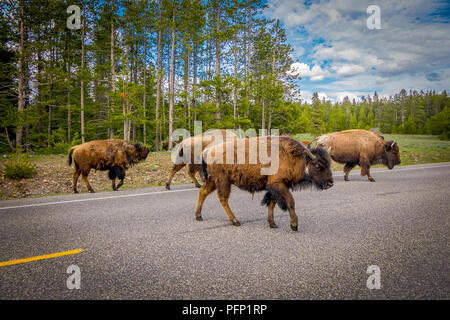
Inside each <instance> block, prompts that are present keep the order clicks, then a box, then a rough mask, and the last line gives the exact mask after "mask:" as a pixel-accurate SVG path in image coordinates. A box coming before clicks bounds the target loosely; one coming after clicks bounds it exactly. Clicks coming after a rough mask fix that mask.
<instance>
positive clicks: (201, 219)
mask: <svg viewBox="0 0 450 320" xmlns="http://www.w3.org/2000/svg"><path fill="white" fill-rule="evenodd" d="M195 219H196V220H197V221H203V218H202V216H197V217H195Z"/></svg>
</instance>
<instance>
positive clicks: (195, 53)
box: [192, 44, 197, 121]
mask: <svg viewBox="0 0 450 320" xmlns="http://www.w3.org/2000/svg"><path fill="white" fill-rule="evenodd" d="M193 64H194V65H193V69H194V70H193V71H194V83H193V86H192V109H193V110H194V111H193V113H194V117H193V118H194V121H195V120H197V113H196V104H197V101H196V95H195V93H196V92H195V90H196V89H197V44H194V62H193Z"/></svg>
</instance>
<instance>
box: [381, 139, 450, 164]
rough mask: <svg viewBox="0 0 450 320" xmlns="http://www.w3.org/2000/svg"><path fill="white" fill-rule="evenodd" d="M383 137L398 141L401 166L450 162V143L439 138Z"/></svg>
mask: <svg viewBox="0 0 450 320" xmlns="http://www.w3.org/2000/svg"><path fill="white" fill-rule="evenodd" d="M383 136H384V138H385V139H386V140H395V141H397V143H398V146H399V148H400V157H401V159H402V164H401V165H410V164H422V163H435V162H448V161H450V141H445V140H439V137H438V136H430V135H407V134H385V135H383Z"/></svg>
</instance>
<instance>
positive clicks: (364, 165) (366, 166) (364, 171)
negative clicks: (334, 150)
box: [359, 159, 375, 182]
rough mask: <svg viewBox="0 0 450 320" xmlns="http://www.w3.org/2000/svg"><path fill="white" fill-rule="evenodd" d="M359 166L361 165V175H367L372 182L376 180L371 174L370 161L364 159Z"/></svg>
mask: <svg viewBox="0 0 450 320" xmlns="http://www.w3.org/2000/svg"><path fill="white" fill-rule="evenodd" d="M359 166H360V167H361V176H363V177H364V176H365V175H367V178H368V179H369V181H370V182H375V179H374V178H372V176H371V175H370V162H369V161H368V160H366V159H363V160H361V161H360V162H359Z"/></svg>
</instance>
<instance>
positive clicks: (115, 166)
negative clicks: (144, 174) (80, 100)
mask: <svg viewBox="0 0 450 320" xmlns="http://www.w3.org/2000/svg"><path fill="white" fill-rule="evenodd" d="M148 152H149V150H148V148H147V147H145V146H143V145H141V144H140V143H134V144H131V143H129V142H127V141H125V140H96V141H91V142H86V143H83V144H80V145H77V146H74V147H72V148H71V149H70V150H69V155H68V163H69V166H70V165H71V164H72V161H73V162H74V166H75V172H74V174H73V184H72V186H73V192H74V193H78V190H77V181H78V177H79V176H80V174H81V176H82V177H83V181H84V183H85V184H86V187H87V188H88V190H89V191H90V192H92V193H94V192H95V191H94V189H93V188H92V187H91V185H90V184H89V181H88V179H87V177H88V175H89V172H90V171H91V169H94V170H102V171H105V170H109V172H108V177H109V178H110V179H111V180H112V189H113V190H114V191H116V190H118V189H119V188H120V187H121V186H122V185H123V181H124V179H125V170H126V169H128V167H130V166H132V165H134V164H136V163H138V162H139V161H141V160H144V159H145V158H147V155H148ZM116 178H118V179H119V180H120V182H119V184H118V185H117V186H116Z"/></svg>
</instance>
